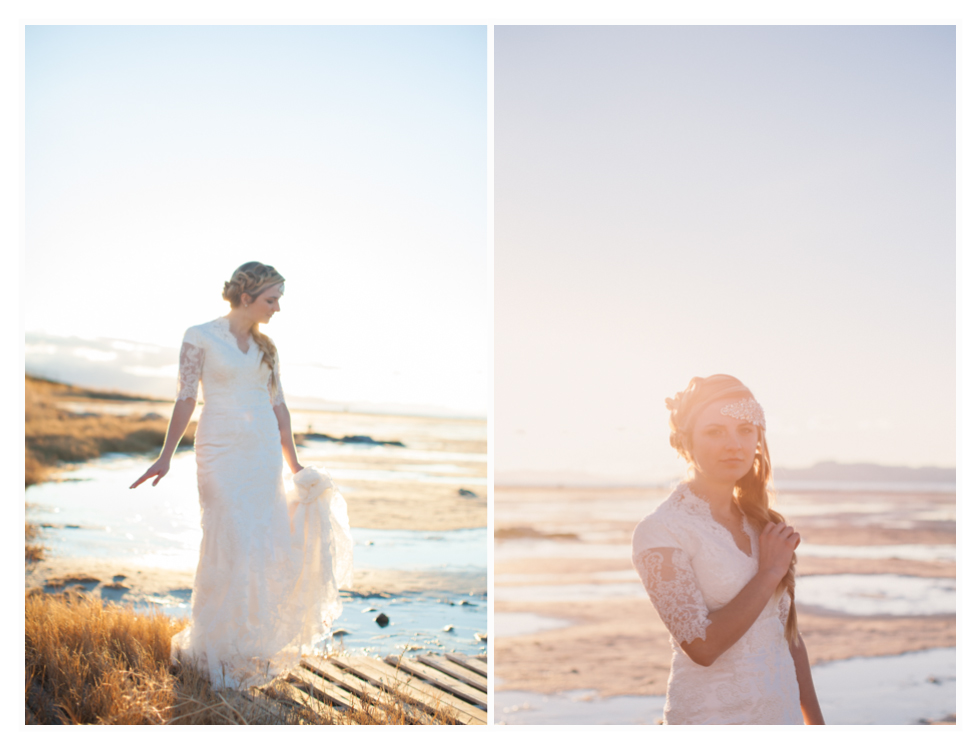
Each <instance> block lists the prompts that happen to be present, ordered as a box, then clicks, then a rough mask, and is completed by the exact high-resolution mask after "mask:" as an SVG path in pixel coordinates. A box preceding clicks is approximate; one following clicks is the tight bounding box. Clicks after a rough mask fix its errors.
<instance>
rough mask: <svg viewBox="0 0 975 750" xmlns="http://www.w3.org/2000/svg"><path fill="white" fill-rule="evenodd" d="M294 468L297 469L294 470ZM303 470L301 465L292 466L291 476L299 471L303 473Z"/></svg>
mask: <svg viewBox="0 0 975 750" xmlns="http://www.w3.org/2000/svg"><path fill="white" fill-rule="evenodd" d="M295 466H296V467H298V468H295ZM304 469H305V467H304V466H302V465H301V464H295V465H294V466H292V467H291V474H292V475H294V474H297V473H298V472H299V471H304Z"/></svg>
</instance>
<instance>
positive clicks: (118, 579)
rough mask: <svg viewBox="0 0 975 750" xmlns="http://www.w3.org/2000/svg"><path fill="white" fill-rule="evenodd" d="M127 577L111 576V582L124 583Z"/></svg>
mask: <svg viewBox="0 0 975 750" xmlns="http://www.w3.org/2000/svg"><path fill="white" fill-rule="evenodd" d="M127 577H128V576H124V575H122V574H121V573H119V574H118V575H117V576H112V580H113V581H115V583H118V582H119V581H124V580H125V579H126V578H127Z"/></svg>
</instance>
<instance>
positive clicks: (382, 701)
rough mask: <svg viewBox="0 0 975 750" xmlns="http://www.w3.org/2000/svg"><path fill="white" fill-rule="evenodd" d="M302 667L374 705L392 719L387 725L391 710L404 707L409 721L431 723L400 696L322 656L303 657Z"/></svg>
mask: <svg viewBox="0 0 975 750" xmlns="http://www.w3.org/2000/svg"><path fill="white" fill-rule="evenodd" d="M301 665H302V666H303V667H304V668H305V669H310V670H313V671H315V672H317V673H318V674H319V675H321V676H322V677H323V678H325V679H326V680H328V681H329V682H331V683H332V684H333V685H338V686H339V687H341V688H343V689H344V690H348V691H349V692H350V693H352V694H353V695H355V696H357V697H358V698H359V699H361V700H362V701H363V702H369V703H371V704H373V705H374V706H375V707H376V708H377V709H378V710H379V711H380V712H382V713H384V714H385V715H386V716H387V717H388V718H389V719H390V720H389V721H385V722H383V723H385V724H390V723H392V718H391V717H389V710H390V709H392V708H393V707H402V708H403V709H405V710H404V713H405V714H406V717H407V718H408V719H411V720H414V721H416V722H419V723H423V724H427V723H429V722H430V719H429V717H427V716H426V714H423V713H422V712H416V711H410V710H409V706H406V705H404V704H403V703H402V699H401V698H400V697H399V696H397V695H396V694H395V693H391V692H390V691H389V690H386V689H384V686H376V685H374V684H373V683H371V682H369V681H368V680H364V679H362V678H360V677H359V676H357V675H355V674H353V673H352V672H348V671H346V670H344V669H342V668H340V667H339V666H338V664H335V663H334V662H333V661H332V660H329V659H324V658H322V657H320V656H303V657H302V658H301Z"/></svg>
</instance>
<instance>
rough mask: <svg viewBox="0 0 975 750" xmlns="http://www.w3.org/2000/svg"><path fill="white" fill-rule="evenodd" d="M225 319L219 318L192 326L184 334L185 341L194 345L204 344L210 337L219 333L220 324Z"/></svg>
mask: <svg viewBox="0 0 975 750" xmlns="http://www.w3.org/2000/svg"><path fill="white" fill-rule="evenodd" d="M224 321H225V318H217V319H216V320H209V321H207V322H206V323H200V324H199V325H195V326H190V327H189V328H187V329H186V332H185V333H184V334H183V343H185V344H192V345H193V346H204V345H205V344H206V342H207V340H208V339H212V338H214V337H215V336H218V335H219V333H220V330H219V329H220V326H221V324H222V323H223V322H224Z"/></svg>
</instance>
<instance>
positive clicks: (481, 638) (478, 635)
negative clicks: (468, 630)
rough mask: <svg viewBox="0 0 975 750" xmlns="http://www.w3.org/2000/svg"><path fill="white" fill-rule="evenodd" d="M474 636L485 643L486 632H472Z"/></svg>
mask: <svg viewBox="0 0 975 750" xmlns="http://www.w3.org/2000/svg"><path fill="white" fill-rule="evenodd" d="M474 637H475V638H476V639H477V640H479V641H484V642H485V643H487V633H474Z"/></svg>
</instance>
